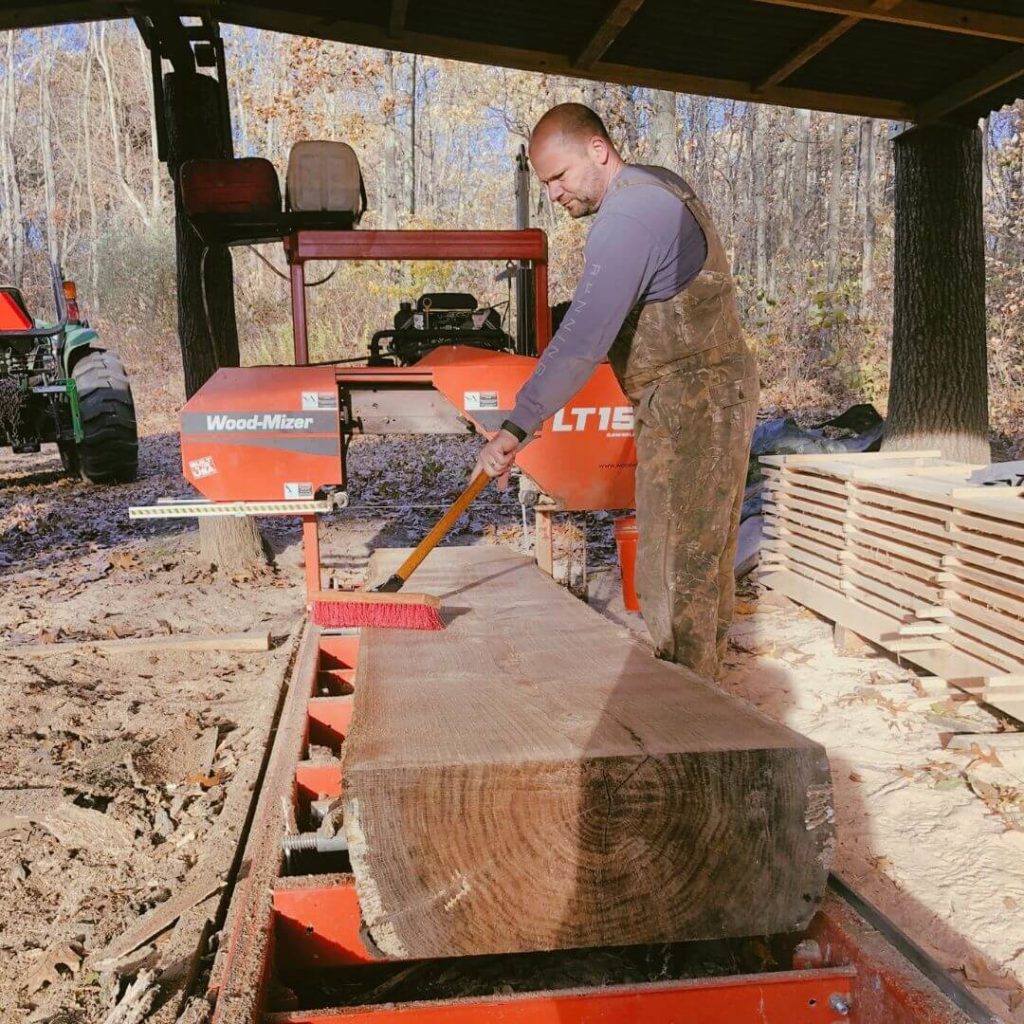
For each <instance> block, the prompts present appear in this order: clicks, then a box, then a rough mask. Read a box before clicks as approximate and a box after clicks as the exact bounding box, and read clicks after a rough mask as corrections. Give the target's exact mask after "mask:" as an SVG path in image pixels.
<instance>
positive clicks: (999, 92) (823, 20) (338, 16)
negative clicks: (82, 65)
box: [0, 0, 1024, 121]
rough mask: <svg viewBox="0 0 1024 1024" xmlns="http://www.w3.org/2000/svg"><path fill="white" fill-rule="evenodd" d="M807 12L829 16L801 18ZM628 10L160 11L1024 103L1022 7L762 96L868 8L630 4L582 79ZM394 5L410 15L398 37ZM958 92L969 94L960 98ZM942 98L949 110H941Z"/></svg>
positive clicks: (864, 35) (22, 6)
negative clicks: (845, 15)
mask: <svg viewBox="0 0 1024 1024" xmlns="http://www.w3.org/2000/svg"><path fill="white" fill-rule="evenodd" d="M801 2H803V3H804V6H805V7H811V8H814V7H818V8H820V7H822V6H825V7H830V8H832V10H831V11H830V12H823V11H821V10H820V9H819V10H814V9H801V7H800V6H799V5H800V3H801ZM622 3H623V0H560V2H559V3H557V4H555V3H552V2H551V0H516V2H515V3H512V4H499V3H494V2H486V0H391V2H390V3H389V2H387V0H377V2H351V3H341V2H338V0H289V2H288V3H281V2H280V0H220V2H210V0H206V2H199V0H165V2H163V3H161V4H160V5H159V6H160V7H161V8H163V9H165V10H166V9H172V10H173V9H175V8H177V10H179V11H180V12H181V13H197V12H202V11H207V12H210V13H212V14H214V15H215V16H216V17H218V18H219V19H220V20H222V21H226V22H237V23H239V24H245V25H253V26H256V27H263V28H274V29H277V30H279V31H291V32H296V33H299V34H304V35H318V36H323V37H324V38H329V39H339V40H342V41H346V42H352V43H360V44H364V45H371V46H379V47H388V48H392V49H399V50H407V51H418V52H422V53H429V54H433V55H436V56H444V57H452V58H455V59H463V60H473V61H476V62H478V63H482V64H499V65H505V66H510V67H521V68H524V69H527V70H540V71H548V72H553V73H558V74H566V75H578V76H580V77H587V78H595V79H603V80H608V81H618V82H625V83H635V84H639V85H650V86H655V87H659V88H666V89H672V90H674V91H678V92H697V93H704V94H707V95H721V96H729V97H732V98H739V99H762V100H764V101H765V102H771V103H782V104H787V105H791V106H808V107H814V108H817V109H822V110H839V111H842V112H845V113H853V114H865V115H871V116H881V117H893V118H896V119H905V120H913V119H915V117H916V116H917V115H918V114H922V113H924V114H925V115H928V116H936V115H937V113H942V114H943V115H944V116H947V117H956V118H957V119H960V120H965V121H970V120H973V119H975V118H977V117H978V116H983V115H984V114H987V113H988V112H989V111H990V110H992V109H997V108H998V107H1000V106H1001V105H1003V104H1004V103H1007V102H1010V101H1012V100H1013V99H1014V98H1016V97H1018V96H1022V95H1024V30H1020V29H1021V27H1024V3H1021V2H1020V0H955V2H953V0H915V7H916V10H917V11H918V12H922V11H923V12H925V13H926V14H927V12H928V11H929V8H930V10H931V11H932V12H939V13H942V11H943V10H944V9H953V10H960V11H969V12H975V13H977V14H979V15H982V16H983V15H985V14H989V15H1003V16H1010V17H1012V18H1015V19H1016V21H1015V22H1014V23H1012V24H1010V25H1009V27H1008V28H1007V26H1005V25H1003V26H1002V27H1001V28H1000V27H999V26H996V28H997V29H999V31H1000V32H1001V34H1002V35H1004V36H1005V35H1006V34H1008V32H1009V34H1010V35H1013V36H1014V38H1012V39H1006V38H983V37H980V36H978V35H964V34H960V33H958V32H952V31H938V30H935V29H930V28H925V27H911V26H908V25H902V24H894V23H891V22H888V21H877V20H871V19H869V18H864V19H863V20H861V21H859V22H858V23H857V24H856V25H855V26H854V27H852V28H850V29H849V30H848V31H846V32H845V34H842V35H840V36H839V37H838V38H836V39H835V40H834V41H833V42H832V43H831V44H830V45H829V46H828V47H827V48H826V49H824V50H823V51H822V52H820V53H818V54H817V55H815V56H814V57H813V58H811V59H810V60H809V61H807V63H805V64H804V65H803V66H802V67H799V68H797V69H795V70H793V71H792V73H791V74H789V75H788V76H787V77H785V79H784V80H782V81H780V82H778V83H776V84H773V85H771V86H769V87H767V88H765V89H764V90H763V91H759V90H758V89H757V88H756V87H757V85H758V83H761V82H763V81H764V80H765V79H766V78H767V77H768V76H769V75H771V74H772V73H773V72H774V71H776V70H777V69H779V68H780V67H782V66H783V65H784V64H785V63H786V62H787V61H788V60H789V59H790V58H791V57H792V56H793V55H794V54H796V53H798V52H799V51H801V50H802V49H803V48H804V47H805V46H806V45H807V44H809V43H810V42H811V41H813V40H814V39H816V38H817V37H818V36H819V35H821V34H822V33H824V32H827V31H829V30H831V29H832V28H834V27H835V26H836V25H837V24H839V23H840V21H841V15H840V14H839V13H836V11H838V10H840V9H842V8H843V7H844V6H845V7H847V8H848V7H849V6H850V5H851V4H852V5H853V6H854V7H855V8H856V7H858V6H859V8H860V9H861V10H863V8H864V6H865V5H866V0H769V2H765V0H632V3H627V4H626V6H627V7H629V8H630V10H629V11H628V12H627V13H629V14H632V17H631V18H627V19H626V21H627V23H626V24H625V25H624V27H622V28H621V30H620V31H618V32H615V33H610V34H609V35H610V38H609V39H607V40H606V41H607V43H608V45H607V47H606V48H605V50H604V52H603V54H602V55H600V56H598V57H597V58H596V60H595V61H594V62H591V63H589V64H587V65H586V66H579V65H577V64H576V60H577V58H578V57H579V55H580V54H581V52H582V51H583V50H584V48H585V47H586V46H587V43H588V42H589V41H590V40H591V38H592V37H593V35H594V34H595V32H598V31H599V30H600V28H601V26H602V24H603V23H605V21H606V19H607V18H608V15H609V13H610V12H611V11H613V10H614V9H616V8H618V7H620V6H622ZM779 3H782V4H786V5H788V4H795V5H796V6H779V5H778V4H779ZM392 4H398V5H400V7H401V8H402V9H404V11H405V14H404V17H403V18H402V19H401V25H399V26H398V27H397V30H396V31H392V28H393V26H392V24H391V23H392V21H393V18H392ZM144 6H145V5H144V4H140V3H139V2H138V0H123V2H118V0H77V2H75V0H14V2H13V3H12V2H6V3H4V4H3V6H0V28H8V27H27V26H30V25H42V24H52V23H55V22H64V21H76V20H91V19H93V18H109V17H116V16H122V17H128V16H131V15H134V14H136V13H138V12H139V11H140V9H143V8H144ZM897 10H898V9H897ZM986 76H989V77H986ZM958 83H969V84H970V88H961V89H959V90H958ZM951 90H952V92H950V91H951ZM947 95H948V96H949V98H948V100H946V99H945V97H946V96H947ZM936 97H940V99H943V100H944V102H940V103H938V104H937V103H936V102H935V98H936ZM951 104H952V107H951ZM950 111H952V112H950Z"/></svg>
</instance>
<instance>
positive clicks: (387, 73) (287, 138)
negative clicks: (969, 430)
mask: <svg viewBox="0 0 1024 1024" xmlns="http://www.w3.org/2000/svg"><path fill="white" fill-rule="evenodd" d="M224 35H225V45H226V49H227V59H228V71H229V81H230V98H231V106H232V123H233V127H234V148H235V155H236V156H264V157H267V158H269V159H270V160H272V161H273V162H274V164H275V165H276V167H277V168H278V171H279V173H280V175H281V178H282V182H283V177H284V169H285V167H286V164H287V157H288V151H289V149H290V147H291V145H292V143H294V142H296V141H299V140H301V139H317V138H319V139H341V140H344V141H347V142H349V143H351V144H352V145H353V146H354V147H355V149H356V151H357V153H358V154H359V157H360V160H361V163H362V166H363V172H364V175H365V177H366V180H367V189H368V192H369V198H370V212H369V214H368V215H367V217H366V218H365V219H364V222H363V226H364V227H390V228H395V227H397V228H404V227H415V228H507V227H511V226H513V224H514V211H515V200H514V166H515V155H516V152H517V150H518V148H519V146H520V145H521V144H523V143H524V142H525V141H526V139H527V136H528V133H529V129H530V126H531V125H532V124H533V123H534V121H535V120H536V118H537V117H538V116H539V115H540V114H541V113H543V111H544V110H545V109H546V108H547V107H549V106H550V105H552V104H553V103H557V102H562V101H565V100H579V101H582V102H585V103H588V104H590V105H591V106H593V107H594V108H595V109H597V110H598V111H599V113H601V114H602V115H603V116H604V117H605V119H606V122H607V124H608V127H609V130H610V132H611V134H612V136H613V137H614V138H615V139H616V140H617V142H618V143H619V144H620V148H621V149H622V151H623V154H624V156H625V157H626V159H628V160H630V161H634V162H640V163H656V164H662V165H664V166H667V167H671V168H673V169H675V170H678V171H679V172H680V173H682V174H683V175H684V176H685V177H686V178H687V179H688V180H689V181H690V182H691V184H692V185H693V186H694V188H695V189H696V190H697V192H698V194H699V195H701V196H702V198H704V199H705V200H706V201H707V203H708V204H709V206H710V208H711V210H712V212H713V215H714V217H715V220H716V222H717V224H718V227H719V230H720V232H721V234H722V236H723V238H724V240H725V243H726V247H727V249H728V252H729V255H730V258H731V260H732V264H733V270H734V273H735V275H736V279H737V282H738V285H739V290H740V301H741V312H742V316H743V323H744V326H745V330H746V331H747V333H748V336H749V339H750V341H751V343H752V344H753V346H754V347H755V348H756V350H757V352H758V357H759V359H760V363H761V375H762V381H763V397H762V406H763V407H767V408H770V409H772V410H774V411H776V412H782V411H786V412H795V413H797V414H798V415H799V414H803V415H805V416H810V417H813V416H814V415H816V414H818V413H821V412H826V411H829V412H831V411H835V410H837V409H839V408H840V407H842V406H845V405H846V404H848V403H851V402H854V401H871V402H875V403H876V404H877V405H878V406H879V408H880V409H882V411H883V412H884V409H885V402H886V390H887V377H888V358H889V339H890V334H891V321H892V248H893V235H892V223H893V194H894V190H893V159H892V145H891V141H890V140H891V138H892V136H893V135H894V134H896V133H898V132H899V131H900V130H902V129H903V128H904V127H905V126H903V125H901V124H898V123H894V122H886V121H879V120H871V119H861V118H854V117H848V116H843V115H833V114H822V113H816V112H810V111H806V110H791V109H787V108H780V107H770V106H759V105H756V104H748V103H742V102H737V101H731V100H717V99H708V98H705V97H700V96H688V95H682V94H673V93H666V92H658V91H654V90H650V89H644V88H630V87H623V86H618V85H606V84H602V83H591V82H582V81H576V80H571V79H564V78H557V77H552V76H544V75H538V74H533V73H528V72H519V71H511V70H507V69H504V68H497V67H485V66H478V65H471V64H463V63H457V62H452V61H444V60H437V59H433V58H426V57H413V56H410V55H407V54H401V53H391V52H387V51H379V50H370V49H365V48H361V47H353V46H346V45H342V44H338V43H331V42H325V41H321V40H313V39H302V38H298V37H292V36H284V35H276V34H273V33H267V32H260V31H256V30H250V29H239V28H232V27H226V28H225V29H224ZM0 74H2V77H0V280H2V281H4V282H5V283H6V282H13V283H16V284H19V285H21V286H22V287H24V288H25V289H26V292H27V293H28V295H29V296H30V298H31V299H32V301H33V302H35V303H36V304H37V307H38V308H45V296H46V290H45V287H46V277H45V257H46V256H47V254H48V255H50V256H52V257H53V258H54V259H56V260H58V261H59V262H60V263H61V264H62V265H63V267H64V269H65V271H66V273H67V274H68V276H71V277H74V278H75V279H76V280H77V281H78V283H79V292H80V297H81V300H82V306H83V309H84V311H85V313H86V315H87V316H89V317H90V319H91V320H92V321H93V322H94V323H95V324H96V325H97V326H98V327H99V328H100V330H101V332H102V335H103V337H104V340H105V341H106V343H108V344H109V345H110V346H111V347H114V348H116V349H118V350H119V351H120V352H121V354H122V356H123V357H124V358H125V361H126V362H127V364H128V366H129V370H130V373H131V375H132V377H133V379H134V380H135V381H136V382H139V381H140V378H142V379H144V381H145V385H146V386H145V387H144V391H145V392H146V393H152V391H153V389H152V384H153V383H154V381H157V380H159V381H162V382H163V392H162V393H164V394H168V395H170V396H171V404H173V400H174V399H175V398H177V397H179V396H180V394H181V390H180V379H181V361H180V352H179V349H178V345H177V341H176V337H175V270H174V267H175V261H174V229H173V217H174V202H173V193H172V188H171V182H170V179H169V178H168V175H167V170H166V167H165V166H164V165H162V164H160V163H159V161H158V159H157V155H156V153H155V151H154V146H153V137H154V136H153V97H152V90H151V87H150V79H149V55H148V52H147V51H146V50H145V49H144V47H143V44H142V42H141V40H140V38H139V36H138V33H137V32H136V31H135V29H134V27H133V26H132V25H131V24H130V23H116V22H114V23H107V24H95V25H84V26H70V27H61V28H55V29H47V30H41V31H23V32H8V33H6V34H4V35H3V36H0ZM983 129H984V131H983V136H984V205H985V238H986V260H987V273H988V284H987V288H988V292H987V294H988V300H987V301H988V336H989V352H990V385H991V390H990V407H991V416H992V425H993V431H994V439H995V440H996V442H997V447H996V453H997V454H998V455H1001V456H1002V457H1006V456H1008V455H1014V454H1017V455H1019V454H1020V453H1021V451H1022V449H1024V387H1022V385H1024V216H1022V214H1024V141H1022V135H1024V103H1020V102H1019V103H1018V104H1016V105H1015V106H1014V107H1011V108H1007V109H1005V110H1003V111H1001V112H999V113H997V114H994V115H993V116H992V117H991V118H989V119H988V120H987V121H986V122H985V123H984V125H983ZM532 221H533V224H534V225H535V226H538V227H541V228H543V229H544V230H545V231H547V233H548V235H549V239H550V245H551V252H552V276H551V291H550V295H551V301H552V303H555V302H558V301H561V300H566V299H569V298H571V296H572V288H573V284H574V281H575V278H576V275H577V274H578V272H579V269H580V265H581V258H582V249H583V242H584V239H585V234H586V228H587V223H586V221H582V222H573V221H571V220H570V219H569V218H568V217H567V216H566V215H565V214H564V212H563V211H561V210H560V209H558V210H556V209H552V208H551V205H550V204H549V203H548V202H547V200H546V198H545V197H544V196H543V195H542V194H541V190H540V189H539V188H538V186H537V183H536V181H535V180H534V182H533V200H532ZM261 253H262V255H263V257H264V260H261V259H259V258H257V256H256V255H255V254H254V253H253V252H250V251H248V250H245V249H241V250H235V257H234V263H235V290H236V302H237V308H238V321H239V335H240V342H241V351H242V361H243V363H256V362H267V361H288V358H289V353H290V319H289V315H290V314H289V309H290V306H289V299H288V288H287V283H286V282H285V281H284V280H282V279H281V278H280V277H278V276H276V275H275V274H274V273H273V271H272V270H271V269H270V268H269V267H268V265H267V262H265V261H268V262H269V263H272V264H275V265H276V266H277V267H278V268H279V269H281V270H283V269H284V261H283V254H282V252H281V250H280V248H279V247H276V246H263V247H261ZM503 269H504V268H503V267H502V266H490V265H480V264H446V263H420V264H416V265H414V266H406V267H401V268H398V267H390V268H385V267H383V266H382V265H381V264H373V263H365V264H347V265H345V264H343V265H341V266H340V267H339V268H338V270H337V272H336V273H335V274H334V276H333V277H332V278H331V280H330V281H328V282H327V283H326V284H324V285H323V286H321V287H319V288H317V289H315V290H314V291H313V292H312V293H311V299H312V304H311V331H310V335H311V357H312V358H313V359H327V358H350V357H355V356H358V355H360V354H362V353H364V352H365V350H366V345H367V343H368V341H369V338H370V335H371V334H372V333H373V332H374V331H375V330H378V329H381V328H383V327H387V326H390V324H391V318H392V316H393V314H394V312H395V310H396V309H397V307H398V303H399V301H401V300H403V299H415V297H416V296H417V295H418V294H419V293H420V292H423V291H442V290H465V291H470V292H472V293H473V294H474V295H476V296H477V298H478V299H479V300H480V301H481V302H482V303H500V302H503V301H505V300H506V299H507V298H508V292H507V287H508V286H507V284H506V283H504V281H499V280H497V277H498V275H499V274H500V273H501V271H502V270H503ZM312 275H313V276H318V274H317V268H314V269H313V270H312ZM136 390H137V391H138V390H139V387H138V384H137V386H136ZM166 411H167V412H172V411H173V410H166ZM141 412H142V417H143V421H144V422H145V421H146V419H147V409H146V408H145V407H144V403H143V408H142V410H141Z"/></svg>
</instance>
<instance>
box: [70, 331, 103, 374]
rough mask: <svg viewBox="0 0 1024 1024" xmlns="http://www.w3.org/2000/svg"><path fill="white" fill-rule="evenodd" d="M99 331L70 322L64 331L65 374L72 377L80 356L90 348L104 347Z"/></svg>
mask: <svg viewBox="0 0 1024 1024" xmlns="http://www.w3.org/2000/svg"><path fill="white" fill-rule="evenodd" d="M99 340H100V336H99V332H98V331H96V330H94V329H93V328H92V327H84V326H82V325H81V324H68V326H67V329H66V330H65V331H64V347H63V349H62V350H61V362H62V363H63V369H64V376H65V377H70V376H71V370H72V368H73V367H74V365H75V362H76V361H77V360H78V357H79V356H81V355H82V353H83V352H84V351H85V350H86V349H89V348H102V347H103V346H102V345H101V344H100V343H99Z"/></svg>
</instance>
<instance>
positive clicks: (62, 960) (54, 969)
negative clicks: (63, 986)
mask: <svg viewBox="0 0 1024 1024" xmlns="http://www.w3.org/2000/svg"><path fill="white" fill-rule="evenodd" d="M81 965H82V956H81V954H80V953H79V952H78V951H77V950H76V949H74V947H72V946H71V945H69V944H68V943H63V942H62V943H57V944H55V945H53V946H51V947H50V948H49V949H48V950H46V951H45V952H44V953H43V955H42V956H41V957H40V958H39V959H38V960H37V961H36V962H35V963H34V964H33V965H32V967H31V968H29V970H28V971H27V972H26V973H25V974H24V975H23V976H22V979H21V985H20V987H21V988H22V989H24V990H25V991H26V992H27V993H28V994H29V995H32V994H33V993H35V992H38V991H39V990H40V989H41V988H44V987H45V986H47V985H56V984H57V983H58V982H59V981H60V980H61V978H63V977H66V976H68V975H75V974H77V973H78V968H79V967H81ZM62 967H63V968H64V970H63V971H62V970H61V968H62Z"/></svg>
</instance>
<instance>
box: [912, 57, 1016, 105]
mask: <svg viewBox="0 0 1024 1024" xmlns="http://www.w3.org/2000/svg"><path fill="white" fill-rule="evenodd" d="M1021 77H1024V47H1021V48H1020V49H1019V50H1013V51H1011V52H1010V53H1008V54H1007V55H1006V56H1005V57H1002V58H1001V59H1000V60H997V61H996V62H995V63H994V64H990V65H989V66H988V67H987V68H984V69H982V70H981V71H979V72H978V73H977V74H974V75H971V76H970V77H969V78H965V79H963V80H961V81H959V82H956V83H954V84H953V85H951V86H949V88H947V89H943V91H942V92H940V93H939V94H938V95H937V96H933V97H932V98H931V99H928V100H925V101H924V102H923V103H922V104H920V106H919V107H918V108H917V116H916V117H915V118H914V120H915V121H918V122H919V123H921V124H930V123H931V122H933V121H941V120H942V118H944V117H948V116H949V115H950V114H955V113H956V112H957V111H958V110H960V109H962V108H963V107H966V106H967V104H968V103H973V102H974V101H975V100H978V99H981V98H982V97H983V96H987V95H988V94H989V93H990V92H992V91H994V90H995V89H998V88H1000V87H1001V86H1003V85H1006V84H1007V82H1012V81H1015V80H1016V79H1018V78H1021Z"/></svg>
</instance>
